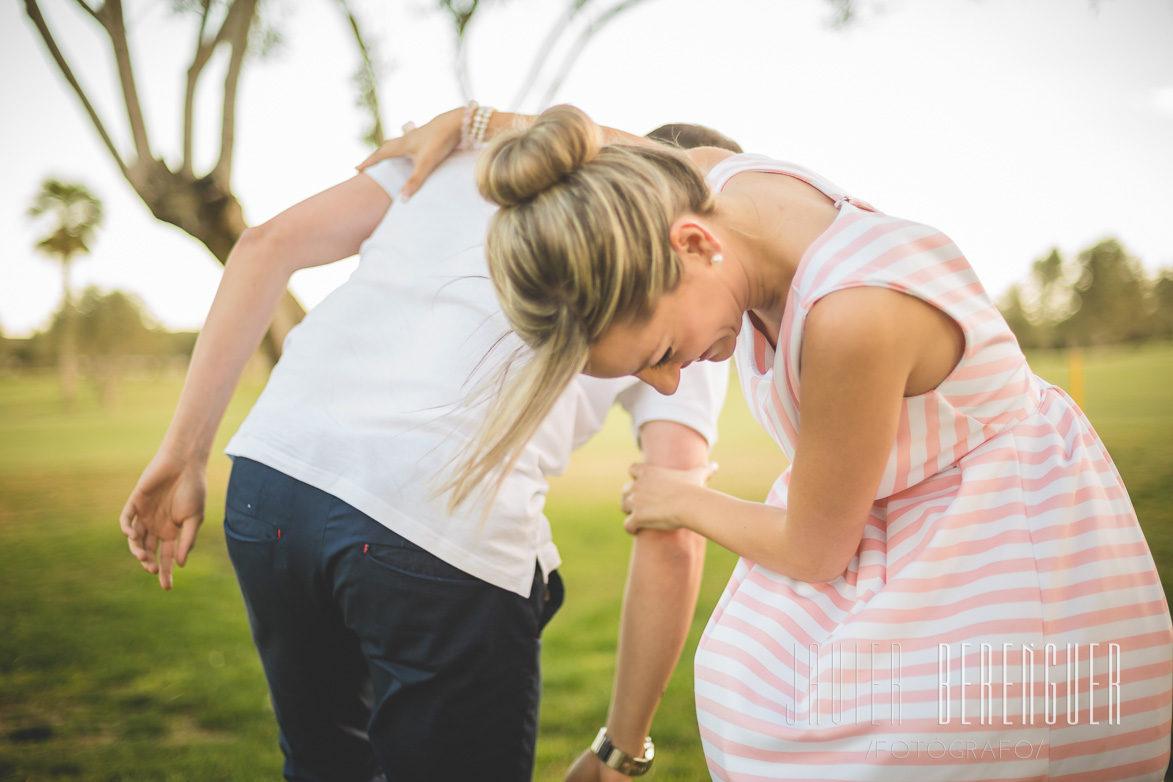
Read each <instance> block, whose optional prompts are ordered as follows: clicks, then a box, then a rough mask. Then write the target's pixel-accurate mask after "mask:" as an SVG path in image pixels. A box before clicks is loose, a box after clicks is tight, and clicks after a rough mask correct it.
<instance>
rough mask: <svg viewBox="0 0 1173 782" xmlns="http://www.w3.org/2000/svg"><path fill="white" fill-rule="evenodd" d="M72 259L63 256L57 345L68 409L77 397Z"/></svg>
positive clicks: (61, 379)
mask: <svg viewBox="0 0 1173 782" xmlns="http://www.w3.org/2000/svg"><path fill="white" fill-rule="evenodd" d="M71 261H72V259H71V258H70V257H69V256H68V255H66V256H63V257H62V258H61V284H62V288H63V289H64V295H63V296H62V298H61V343H60V344H59V345H58V346H57V372H58V375H59V377H60V381H61V402H62V403H63V404H64V405H65V409H66V410H70V409H72V408H73V403H74V401H75V400H76V399H77V317H76V315H77V314H76V313H75V312H74V309H73V291H72V289H71V288H72V286H71V284H70V280H69V269H70V263H71Z"/></svg>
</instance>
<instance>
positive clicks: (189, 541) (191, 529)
mask: <svg viewBox="0 0 1173 782" xmlns="http://www.w3.org/2000/svg"><path fill="white" fill-rule="evenodd" d="M203 520H204V519H203V516H193V517H191V518H190V519H187V520H186V521H184V522H183V526H182V527H181V528H180V530H179V545H178V547H177V548H176V551H175V562H176V563H177V564H178V565H179V566H180V567H183V566H184V565H186V564H187V555H188V554H189V553H191V550H192V549H193V548H194V547H195V540H196V533H198V532H199V531H200V523H201V522H203Z"/></svg>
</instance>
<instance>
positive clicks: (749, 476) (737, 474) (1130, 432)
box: [0, 344, 1173, 782]
mask: <svg viewBox="0 0 1173 782" xmlns="http://www.w3.org/2000/svg"><path fill="white" fill-rule="evenodd" d="M1031 360H1032V364H1033V365H1034V367H1035V369H1036V371H1038V372H1039V373H1040V374H1041V375H1043V376H1044V377H1046V378H1048V379H1049V380H1051V381H1053V382H1056V383H1058V384H1061V385H1062V384H1064V383H1066V381H1067V377H1066V373H1067V365H1066V358H1065V356H1063V355H1054V354H1037V355H1033V356H1032V357H1031ZM1086 372H1087V398H1086V405H1085V406H1086V409H1087V411H1088V414H1089V417H1090V418H1091V420H1092V422H1093V424H1094V425H1095V426H1096V428H1097V430H1098V431H1099V432H1100V434H1101V436H1102V437H1103V438H1104V440H1105V442H1107V443H1108V446H1109V449H1110V450H1111V451H1112V454H1113V457H1114V458H1115V460H1116V463H1117V466H1118V467H1119V469H1120V471H1121V473H1122V474H1123V475H1124V478H1125V481H1126V482H1127V484H1128V486H1129V490H1130V492H1131V494H1132V497H1133V500H1134V503H1135V504H1136V507H1137V511H1138V514H1139V515H1140V518H1141V522H1142V524H1143V525H1144V527H1145V530H1146V534H1147V535H1148V538H1149V542H1150V545H1151V546H1152V548H1153V552H1154V555H1155V556H1156V559H1157V562H1158V565H1159V567H1160V568H1161V571H1162V576H1163V578H1164V579H1165V583H1166V584H1169V583H1173V581H1171V579H1173V447H1170V445H1169V444H1170V442H1173V398H1171V397H1170V394H1169V391H1168V389H1169V388H1170V387H1173V344H1162V345H1151V346H1144V347H1140V348H1136V349H1113V350H1104V351H1099V352H1089V353H1088V354H1087V356H1086ZM259 389H260V385H259V383H257V382H253V383H250V384H249V385H247V386H246V387H245V388H242V390H241V392H240V393H239V394H238V395H237V397H236V399H234V401H233V405H232V407H231V409H230V410H229V413H228V416H227V419H226V422H225V425H224V427H223V428H222V430H221V438H220V442H221V444H222V443H223V441H224V440H226V438H227V435H228V434H230V433H231V432H232V431H233V430H234V429H235V427H236V425H237V423H238V422H239V421H240V420H241V418H242V417H243V415H244V413H245V411H247V409H248V407H249V405H250V404H251V403H252V401H253V400H254V399H255V397H256V394H257V393H258V392H259ZM178 392H179V384H178V381H156V382H147V381H127V382H126V383H124V385H123V387H122V404H121V408H120V410H119V411H118V412H117V413H115V414H113V415H108V414H105V413H103V412H101V411H100V410H99V409H98V408H97V405H96V403H95V402H93V401H92V400H91V399H89V398H88V397H86V396H85V395H83V398H82V399H80V400H79V403H78V405H77V406H76V407H75V409H74V410H73V411H72V412H70V413H68V414H66V413H63V412H62V410H61V409H60V405H59V403H58V402H57V397H56V386H55V384H54V382H53V378H52V377H23V376H21V377H0V779H2V780H29V781H30V782H31V781H32V780H152V781H154V780H171V779H174V780H218V779H239V780H256V779H274V778H277V777H279V774H280V771H279V769H280V753H279V751H278V749H277V744H276V727H275V725H274V723H273V719H272V714H271V711H270V709H269V705H268V701H267V697H266V692H265V685H264V681H263V678H262V675H261V671H260V666H259V664H258V662H257V660H256V655H255V653H254V651H253V648H252V642H251V640H250V638H249V633H248V625H247V621H246V618H245V615H244V608H243V606H242V604H241V601H240V597H239V594H238V592H237V588H236V584H235V580H234V579H233V576H232V568H231V566H230V564H229V562H228V558H227V554H226V552H225V549H224V540H223V534H222V531H221V527H220V513H219V511H218V508H220V507H222V503H223V492H224V486H225V484H226V481H227V472H228V469H227V468H228V464H227V460H226V459H223V458H213V462H212V465H211V469H210V472H209V498H208V507H209V508H210V511H209V518H208V520H207V523H206V524H205V525H204V529H203V531H202V532H201V535H200V541H199V545H198V547H197V549H196V552H195V553H194V554H193V556H192V558H191V561H190V563H189V564H188V566H187V567H186V568H184V569H183V570H181V571H180V572H179V573H178V575H177V577H176V588H175V589H174V590H173V591H172V592H170V593H163V592H162V591H160V590H159V589H158V586H157V584H156V583H155V581H154V579H153V577H151V576H149V575H147V574H146V573H144V572H143V571H142V570H141V569H139V568H138V565H137V563H135V562H134V561H133V560H132V559H131V558H130V556H129V555H128V554H127V551H126V544H125V540H124V539H123V537H122V536H121V534H119V532H118V524H117V517H118V512H119V511H120V509H121V507H122V504H123V502H124V501H125V498H126V495H127V493H128V492H129V490H130V488H131V486H132V485H133V483H134V481H135V479H136V478H137V476H138V472H139V471H140V470H141V468H142V467H143V465H145V463H146V462H147V460H148V459H149V458H150V456H151V455H152V453H153V451H154V448H155V446H156V444H157V442H158V440H159V438H160V437H161V436H162V433H163V430H164V428H165V427H166V425H167V421H168V419H169V417H170V414H171V410H172V407H173V406H174V404H175V400H176V398H177V396H178ZM721 435H722V439H721V442H720V443H719V444H718V446H717V449H716V451H715V454H714V456H715V458H716V460H717V461H718V462H720V464H721V472H720V473H719V474H718V476H717V477H716V478H715V480H714V483H715V485H716V486H717V487H718V488H721V489H723V490H725V491H730V492H732V493H736V494H740V495H742V496H745V497H749V498H755V499H760V498H761V497H763V496H764V495H765V492H766V490H767V489H768V487H769V485H770V483H771V482H772V481H773V479H774V477H775V476H776V475H777V473H778V472H779V471H780V470H781V469H782V467H784V466H785V460H784V459H783V458H782V457H781V455H780V454H779V453H778V451H777V449H776V448H775V447H774V446H773V444H772V443H770V442H769V440H768V439H767V438H766V437H765V436H764V435H763V434H762V433H761V432H760V431H759V430H758V429H757V427H756V425H755V424H754V423H753V422H752V421H751V420H750V419H749V418H748V415H747V413H746V412H745V406H744V404H743V403H742V401H741V399H740V393H739V392H738V391H737V390H736V388H731V390H730V400H729V403H728V404H727V406H726V411H725V415H724V417H723V419H722V431H721ZM634 458H635V450H634V448H633V446H632V445H631V444H630V435H629V433H628V431H627V427H626V424H625V422H624V420H623V417H622V416H621V415H613V416H612V417H611V419H610V420H609V421H608V425H607V428H606V429H605V430H604V432H602V433H601V434H600V436H599V437H597V438H595V440H593V441H592V442H591V443H590V444H589V445H588V446H587V447H586V448H585V449H583V450H582V451H581V452H579V453H578V454H576V456H575V459H574V462H573V464H572V466H571V470H570V472H569V473H568V474H567V475H566V476H564V477H562V478H559V479H557V480H556V481H555V483H554V487H553V490H552V492H551V498H550V503H549V508H548V512H549V515H550V518H551V521H552V522H553V524H554V531H555V536H556V538H557V540H558V542H559V545H560V548H561V550H562V555H563V559H564V560H565V564H564V566H563V569H562V572H563V577H564V579H565V580H566V582H567V591H568V596H567V603H566V605H565V606H564V608H563V610H562V612H561V614H560V615H559V617H558V618H557V619H556V621H554V622H553V623H552V624H551V625H550V627H549V628H548V630H547V633H546V638H545V649H544V656H543V665H544V680H545V695H544V700H543V705H542V721H541V735H540V738H539V744H538V773H537V774H536V777H535V778H536V779H539V780H558V779H561V775H562V772H563V770H564V769H565V766H566V764H567V763H569V761H570V760H571V759H572V758H573V757H574V756H575V755H576V754H577V753H578V752H579V751H581V749H582V748H583V747H584V746H585V744H586V743H587V742H588V741H589V740H590V739H591V738H592V737H593V735H594V732H595V731H596V730H597V728H598V726H599V725H600V724H601V723H602V720H603V719H604V715H605V713H606V709H607V702H608V699H609V697H610V687H611V677H612V672H613V652H614V644H615V636H616V633H617V629H618V607H619V601H620V597H621V594H622V589H623V577H624V572H625V570H626V567H627V558H628V553H629V549H630V541H629V538H628V537H627V536H626V535H625V534H624V533H623V532H622V530H621V528H620V522H621V520H622V516H621V514H620V513H619V511H618V507H617V506H618V497H617V487H618V486H619V485H620V484H621V483H622V482H623V481H624V480H625V477H624V475H625V472H626V465H627V463H628V462H629V461H631V460H633V459H634ZM733 562H734V559H733V557H732V556H731V555H729V554H728V552H725V551H723V550H721V549H719V548H718V547H716V546H710V547H709V554H708V559H707V562H706V570H705V581H704V586H703V593H702V596H701V600H700V605H699V606H698V609H697V621H696V622H695V624H694V627H693V632H692V637H691V639H690V643H689V647H688V648H687V649H686V651H685V656H684V660H685V662H684V664H682V665H681V666H680V667H679V668H678V670H677V672H676V675H675V676H674V677H673V679H672V682H671V684H670V686H669V688H668V691H667V693H666V694H665V697H664V703H663V705H662V706H661V709H660V712H659V714H658V716H657V718H656V723H655V726H654V733H653V735H654V736H655V738H656V744H657V750H658V753H657V754H658V757H657V761H656V770H655V771H654V772H653V778H659V779H666V780H694V779H704V778H707V775H706V773H705V770H704V759H703V756H702V754H701V749H700V742H699V740H698V737H697V728H696V718H695V713H694V709H693V701H692V670H691V664H690V663H689V660H690V659H691V655H692V651H693V649H694V648H695V645H696V641H697V638H698V637H699V634H700V631H701V630H702V629H703V625H704V620H705V619H706V618H707V616H708V614H709V612H710V611H711V609H712V606H713V604H714V603H715V602H716V600H717V598H718V597H719V596H720V593H721V590H722V588H723V587H724V585H725V581H726V579H727V577H728V574H729V572H730V571H731V570H732V568H733Z"/></svg>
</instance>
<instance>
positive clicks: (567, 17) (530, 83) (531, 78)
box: [510, 0, 586, 111]
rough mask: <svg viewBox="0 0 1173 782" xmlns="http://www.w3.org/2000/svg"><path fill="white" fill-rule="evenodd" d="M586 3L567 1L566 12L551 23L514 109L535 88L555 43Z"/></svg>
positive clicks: (514, 99) (519, 106)
mask: <svg viewBox="0 0 1173 782" xmlns="http://www.w3.org/2000/svg"><path fill="white" fill-rule="evenodd" d="M584 5H586V2H582V1H581V0H579V1H576V2H569V3H567V4H566V12H565V13H563V14H562V17H561V18H560V19H558V21H556V22H555V23H554V24H552V25H550V30H549V31H548V32H547V33H546V37H545V39H544V40H543V41H542V45H541V46H540V47H539V48H538V51H537V53H536V54H534V59H533V61H532V62H531V63H530V66H529V70H528V71H526V74H525V80H524V81H522V84H521V88H520V89H518V91H517V95H516V96H514V98H513V103H512V104H510V108H511V109H512V110H513V111H518V110H519V109H520V108H521V104H522V101H524V100H525V99H526V96H527V95H529V94H530V91H531V90H533V88H534V82H536V81H537V80H538V74H540V73H541V72H542V68H543V67H545V65H546V61H547V60H549V59H550V54H551V52H553V51H554V45H555V44H557V43H558V39H559V38H561V37H562V35H563V33H565V32H566V30H567V29H568V28H569V27H570V23H571V22H572V21H574V16H575V14H577V13H578V12H579V11H580V10H582V7H583V6H584Z"/></svg>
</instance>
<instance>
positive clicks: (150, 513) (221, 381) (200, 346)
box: [119, 175, 390, 589]
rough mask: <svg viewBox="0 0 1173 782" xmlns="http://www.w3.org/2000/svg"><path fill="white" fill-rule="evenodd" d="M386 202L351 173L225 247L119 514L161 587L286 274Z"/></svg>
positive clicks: (354, 239) (345, 251)
mask: <svg viewBox="0 0 1173 782" xmlns="http://www.w3.org/2000/svg"><path fill="white" fill-rule="evenodd" d="M389 205H390V197H389V196H388V195H387V193H386V192H384V190H383V189H382V188H381V187H380V186H379V185H378V184H377V183H376V182H375V181H374V180H373V179H371V178H370V177H368V176H364V175H360V176H356V177H354V178H353V179H351V180H349V181H347V182H344V183H342V184H340V185H337V186H335V187H333V188H331V189H329V190H326V191H324V192H322V193H319V194H318V195H316V196H313V197H312V198H309V199H307V200H306V201H303V202H301V203H299V204H297V205H296V206H293V207H291V208H290V209H287V210H286V211H284V212H282V213H281V214H279V215H277V216H276V217H274V218H273V219H271V220H269V221H268V222H266V223H264V224H263V225H261V226H258V227H256V228H249V229H247V230H246V231H245V232H244V234H243V235H242V236H241V238H240V241H239V242H238V243H237V244H236V246H235V247H234V248H233V250H232V253H231V254H230V255H229V256H228V261H227V263H226V264H225V267H224V276H223V278H222V279H221V281H220V287H219V288H218V289H217V291H216V298H215V300H214V301H213V302H212V308H211V310H210V311H209V313H208V318H207V320H206V322H205V324H204V328H203V329H202V330H201V332H200V336H199V339H198V340H197V341H196V346H195V350H194V351H193V352H192V358H191V363H190V365H189V367H188V372H187V378H186V380H184V383H183V390H182V391H181V392H180V396H179V403H178V405H177V407H176V410H175V415H174V417H173V418H172V420H171V424H170V426H169V427H168V429H167V433H166V435H164V437H163V442H162V444H160V446H159V450H158V452H157V453H156V454H155V457H154V458H153V459H152V460H151V462H150V463H149V464H148V465H147V468H146V469H145V470H144V472H143V474H142V476H141V477H140V478H139V481H138V484H137V485H136V486H135V488H134V490H133V491H132V492H131V495H130V498H129V499H128V500H127V502H126V506H125V507H124V508H123V511H122V514H121V516H120V518H119V524H120V526H121V528H122V532H123V534H124V535H126V537H127V540H128V543H129V546H130V551H131V554H133V555H134V556H135V558H137V559H138V560H139V561H140V562H141V563H142V565H143V568H144V569H146V570H147V571H149V572H151V573H157V574H158V576H159V584H160V586H162V587H163V589H170V588H171V569H172V564H173V563H174V562H178V563H179V565H181V566H182V565H183V564H184V563H185V561H186V559H187V554H188V552H189V551H190V550H191V548H192V546H193V545H194V544H195V538H196V533H197V532H198V530H199V525H200V524H201V523H202V521H203V515H204V493H205V486H206V478H205V474H206V470H207V461H208V456H209V453H210V451H211V448H212V441H213V439H214V438H215V435H216V429H217V428H218V427H219V425H220V420H221V419H222V418H223V417H224V411H225V409H226V408H227V406H228V402H229V400H231V398H232V393H233V391H234V390H235V389H236V385H237V383H238V382H239V381H240V376H241V374H242V373H243V372H244V367H245V365H246V364H247V363H248V360H249V358H250V357H251V356H252V354H253V352H254V351H255V350H256V349H257V346H258V345H259V344H260V341H261V338H262V337H263V336H264V333H265V330H266V329H267V328H268V325H269V322H270V321H271V320H272V318H273V315H274V313H275V312H276V310H277V305H278V304H279V302H280V300H281V297H282V295H283V294H284V291H285V289H286V287H287V286H288V284H289V278H290V276H291V275H292V274H293V272H294V271H296V270H297V269H302V268H307V267H309V266H316V265H321V264H325V263H330V262H332V261H336V260H339V259H342V258H347V257H349V256H351V255H354V254H355V253H356V252H358V248H359V246H360V245H361V244H362V241H363V240H364V239H365V238H366V237H367V236H369V235H370V234H371V232H372V231H373V230H374V228H375V226H377V225H378V223H379V221H380V220H381V219H382V217H383V215H384V214H385V213H386V211H387V207H388V206H389Z"/></svg>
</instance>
